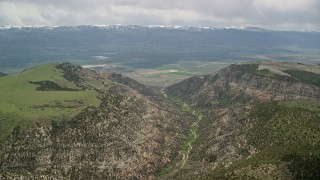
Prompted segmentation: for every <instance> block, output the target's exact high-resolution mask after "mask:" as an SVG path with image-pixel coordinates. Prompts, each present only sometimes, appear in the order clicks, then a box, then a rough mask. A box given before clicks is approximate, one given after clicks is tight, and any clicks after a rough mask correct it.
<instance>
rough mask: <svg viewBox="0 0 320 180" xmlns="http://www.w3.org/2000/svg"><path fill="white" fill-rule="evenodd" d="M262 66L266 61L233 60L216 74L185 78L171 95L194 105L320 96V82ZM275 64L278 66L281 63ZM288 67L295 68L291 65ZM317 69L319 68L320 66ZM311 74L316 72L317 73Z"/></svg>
mask: <svg viewBox="0 0 320 180" xmlns="http://www.w3.org/2000/svg"><path fill="white" fill-rule="evenodd" d="M260 66H262V67H263V63H260V64H258V63H253V64H234V65H231V66H228V67H226V68H224V69H222V70H221V71H219V72H218V73H217V74H213V75H202V76H196V77H192V78H190V79H187V80H184V81H182V82H180V83H178V84H175V85H173V86H170V87H168V88H167V92H168V94H169V95H171V96H177V97H180V98H182V99H183V100H185V101H187V102H189V103H191V104H192V105H193V106H195V107H202V108H205V107H213V106H217V105H229V103H231V102H232V103H235V102H243V101H256V102H271V101H277V100H289V99H319V98H320V86H319V85H318V84H315V83H311V82H310V83H308V82H305V81H302V80H301V78H300V77H294V74H293V75H291V76H290V75H280V74H279V73H276V72H274V71H275V70H274V69H271V68H270V67H268V68H269V69H271V70H269V69H267V68H266V69H259V67H260ZM274 66H275V67H278V65H274ZM275 67H273V68H275ZM289 69H292V68H290V66H289V65H288V70H289ZM317 69H318V71H320V70H319V69H320V68H319V67H318V68H317ZM288 70H286V69H285V70H283V71H288ZM280 72H282V71H280ZM304 72H306V71H304ZM283 73H284V72H283ZM309 73H312V72H309ZM284 74H285V73H284ZM312 74H314V75H317V74H316V73H312ZM318 76H319V75H318Z"/></svg>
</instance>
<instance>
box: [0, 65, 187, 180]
mask: <svg viewBox="0 0 320 180" xmlns="http://www.w3.org/2000/svg"><path fill="white" fill-rule="evenodd" d="M62 67H64V68H68V75H67V78H69V79H70V80H72V79H73V80H74V82H75V83H77V85H78V86H79V87H82V88H88V89H96V90H97V91H98V92H99V93H100V99H101V104H100V106H99V107H97V108H96V107H88V108H87V109H85V110H83V111H82V112H81V113H80V114H78V115H76V116H75V117H74V118H72V119H65V120H63V121H62V122H61V123H59V122H56V121H52V123H51V124H42V123H41V120H40V121H38V123H36V124H35V125H34V126H33V127H31V128H29V129H25V128H24V129H22V128H20V127H19V126H18V127H16V128H15V130H14V132H13V133H12V135H11V136H10V137H8V139H7V140H6V142H5V143H4V144H2V146H1V159H0V160H1V161H0V166H1V172H0V178H1V179H14V178H18V177H21V178H22V179H29V178H30V179H38V178H43V179H63V178H65V179H148V178H152V177H154V176H155V174H156V173H157V172H158V171H159V170H161V169H162V168H164V167H165V166H166V165H167V164H169V163H170V161H171V160H172V159H173V158H174V157H175V156H176V155H177V153H178V150H180V149H181V147H182V145H183V141H184V138H185V134H187V133H188V128H189V126H190V125H191V123H192V119H191V118H190V116H189V115H188V114H185V113H183V112H182V111H181V110H180V109H179V108H178V107H177V105H175V104H174V103H172V102H171V101H168V100H166V99H164V98H163V97H162V96H157V95H156V94H154V95H153V96H152V97H150V96H147V95H145V94H150V93H152V91H151V92H150V90H149V89H148V88H146V87H145V86H143V85H141V84H138V83H137V82H135V81H133V80H130V79H129V78H123V77H122V76H120V77H119V76H118V75H114V74H108V73H105V74H99V73H96V72H94V71H90V70H87V69H82V68H81V67H77V66H73V65H70V64H63V65H62ZM114 76H116V77H117V78H116V79H117V81H113V80H114V79H115V78H114ZM121 78H123V79H125V81H124V80H121ZM88 79H91V81H88ZM92 79H94V80H95V81H94V83H92V82H93V80H92ZM119 79H120V80H119ZM137 86H138V87H139V88H138V89H135V88H136V87H137ZM142 92H143V93H142ZM145 92H149V93H145ZM154 99H157V101H155V100H154Z"/></svg>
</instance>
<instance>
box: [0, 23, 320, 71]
mask: <svg viewBox="0 0 320 180" xmlns="http://www.w3.org/2000/svg"><path fill="white" fill-rule="evenodd" d="M319 48H320V33H319V32H298V31H275V30H266V29H261V28H250V27H247V28H244V27H239V28H237V27H230V28H221V29H219V28H212V27H191V26H135V25H129V26H124V25H106V26H105V25H98V26H74V27H64V26H61V27H46V26H43V27H35V26H31V27H2V28H0V71H1V72H10V71H17V70H21V69H24V68H26V67H31V66H33V65H36V64H41V63H46V62H52V61H56V62H62V61H68V62H72V63H76V64H99V63H101V62H107V63H118V64H121V65H123V66H125V67H126V68H125V69H124V70H123V69H120V70H118V69H115V71H120V72H121V71H128V70H130V68H145V67H157V66H161V65H163V64H169V63H175V62H179V61H205V62H207V61H228V62H235V61H248V60H282V61H301V62H305V63H318V62H319V51H318V50H319ZM97 56H99V57H102V56H103V57H105V59H102V60H101V59H97V58H95V57H97Z"/></svg>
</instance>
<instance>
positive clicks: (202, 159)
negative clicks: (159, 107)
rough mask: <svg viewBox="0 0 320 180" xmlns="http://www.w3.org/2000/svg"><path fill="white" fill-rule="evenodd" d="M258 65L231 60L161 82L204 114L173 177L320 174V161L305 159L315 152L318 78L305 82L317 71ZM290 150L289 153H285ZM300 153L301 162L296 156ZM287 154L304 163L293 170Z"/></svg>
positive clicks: (209, 177)
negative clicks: (184, 160)
mask: <svg viewBox="0 0 320 180" xmlns="http://www.w3.org/2000/svg"><path fill="white" fill-rule="evenodd" d="M259 66H260V64H259V63H251V64H235V65H231V66H229V67H226V68H224V69H222V70H221V71H219V72H218V73H217V74H213V75H202V76H196V77H192V78H189V79H187V80H184V81H182V82H180V83H178V84H175V85H172V86H170V87H168V88H167V89H166V91H167V94H168V95H169V96H171V97H176V98H179V99H181V100H183V101H186V102H188V103H190V104H191V105H192V106H193V107H194V108H195V109H197V110H198V111H199V112H201V114H202V115H203V120H202V121H200V122H199V124H198V125H199V130H198V132H199V137H198V138H197V140H196V142H195V143H194V144H193V149H192V151H191V153H190V161H189V162H188V163H187V165H186V167H185V169H183V170H182V172H183V173H180V174H178V175H177V177H176V178H178V179H197V178H200V179H201V178H203V179H236V178H240V179H241V178H243V179H268V178H269V179H279V178H280V179H297V178H298V179H299V177H300V178H302V179H303V178H306V179H310V177H312V178H314V177H320V172H319V171H318V170H317V167H320V166H319V165H320V163H319V162H318V161H317V160H310V159H318V158H319V156H317V155H316V156H315V157H310V154H311V155H312V154H318V153H319V151H318V150H317V147H318V146H319V142H320V141H319V139H318V138H314V137H316V136H317V135H316V134H318V133H317V130H316V129H317V127H318V126H319V121H318V119H319V118H320V109H319V107H320V104H319V103H318V102H319V100H320V88H319V86H318V84H317V80H315V81H310V79H312V78H314V77H318V76H319V77H320V75H319V74H317V73H316V72H318V71H316V70H315V68H307V67H305V69H312V70H313V72H307V71H300V69H290V68H288V69H286V67H282V68H281V69H280V70H279V69H278V64H277V63H274V64H273V66H272V68H275V70H274V69H273V71H272V72H271V71H269V70H266V69H264V68H258V67H259ZM283 66H284V65H283ZM299 66H302V65H301V64H300V65H299ZM274 71H276V72H277V73H278V74H275V73H273V72H274ZM292 72H294V73H292ZM297 72H298V73H297ZM284 73H287V74H286V75H284ZM297 74H298V75H299V76H295V75H297ZM301 74H302V75H305V76H300V75H301ZM309 76H311V78H309ZM304 79H305V80H304ZM295 102H299V103H301V104H300V105H299V104H298V105H294V104H295ZM306 152H307V153H306ZM292 154H293V157H294V158H292V159H290V160H288V161H285V160H284V159H286V158H284V157H287V156H290V157H291V155H292ZM296 156H297V157H296ZM299 158H300V160H301V159H308V160H306V161H307V162H308V163H306V162H304V161H300V160H299V162H298V160H297V159H299ZM294 161H297V162H295V163H296V164H304V165H301V166H300V169H299V167H296V164H295V163H293V162H294ZM309 163H311V164H312V166H310V167H309V166H308V165H309ZM292 167H295V168H292ZM309 175H310V176H309ZM312 178H311V179H312Z"/></svg>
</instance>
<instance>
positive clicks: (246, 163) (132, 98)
mask: <svg viewBox="0 0 320 180" xmlns="http://www.w3.org/2000/svg"><path fill="white" fill-rule="evenodd" d="M56 68H57V69H59V71H60V70H62V71H63V77H64V79H63V80H61V79H60V81H68V82H72V86H71V85H70V83H69V86H70V87H65V86H63V84H61V83H59V82H57V84H55V83H54V80H52V79H48V80H44V81H41V82H40V84H39V82H37V83H38V84H37V83H36V85H40V88H39V89H38V90H41V91H50V92H51V91H53V92H54V91H55V90H59V91H60V92H61V91H64V90H70V91H71V90H72V91H76V92H82V91H87V90H91V91H92V90H93V91H94V92H97V94H98V98H99V99H100V102H101V103H100V105H99V106H97V107H96V106H87V107H86V108H85V109H84V110H82V111H81V112H80V113H78V114H77V115H75V116H73V117H72V118H70V117H61V119H62V120H61V119H59V120H57V119H52V121H51V122H50V121H48V120H47V121H42V119H39V120H36V121H35V123H34V124H33V125H32V126H31V127H28V128H25V127H23V124H21V126H16V127H15V128H14V131H13V132H12V133H11V134H10V136H8V137H7V138H6V140H4V141H3V142H2V143H1V146H0V148H1V149H0V179H152V178H158V177H157V175H159V176H161V177H159V178H161V179H166V178H168V179H170V178H175V179H179V178H180V179H196V178H199V179H236V178H243V179H319V178H320V151H319V147H320V131H319V128H320V121H319V119H320V101H319V100H320V67H319V66H307V65H302V64H292V63H291V64H290V63H271V62H259V63H249V64H234V65H231V66H229V67H227V68H224V69H222V70H221V71H219V72H218V73H217V74H214V75H203V76H197V77H192V78H190V79H187V80H185V81H182V82H180V83H178V84H176V85H173V86H170V87H168V88H167V89H166V93H167V95H168V96H169V97H172V98H173V99H175V100H177V99H178V100H177V101H178V102H179V100H181V102H180V105H179V103H178V102H176V101H173V100H170V99H166V98H164V97H163V95H162V94H160V92H157V91H154V90H152V89H149V88H147V87H146V86H144V85H142V84H140V83H138V82H137V81H134V80H132V79H130V78H128V77H125V76H122V75H120V74H115V73H97V72H95V71H92V70H89V69H84V68H81V67H79V66H74V65H71V64H67V63H64V64H60V65H58V66H57V67H56ZM43 82H45V83H43ZM65 84H68V83H65ZM81 102H82V101H81V100H79V103H81ZM188 103H189V104H190V105H191V106H188ZM181 105H182V107H181ZM66 107H68V106H66ZM21 121H23V119H22V120H21ZM0 122H1V121H0ZM47 122H50V123H47ZM1 123H2V122H1ZM190 130H191V131H190Z"/></svg>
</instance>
